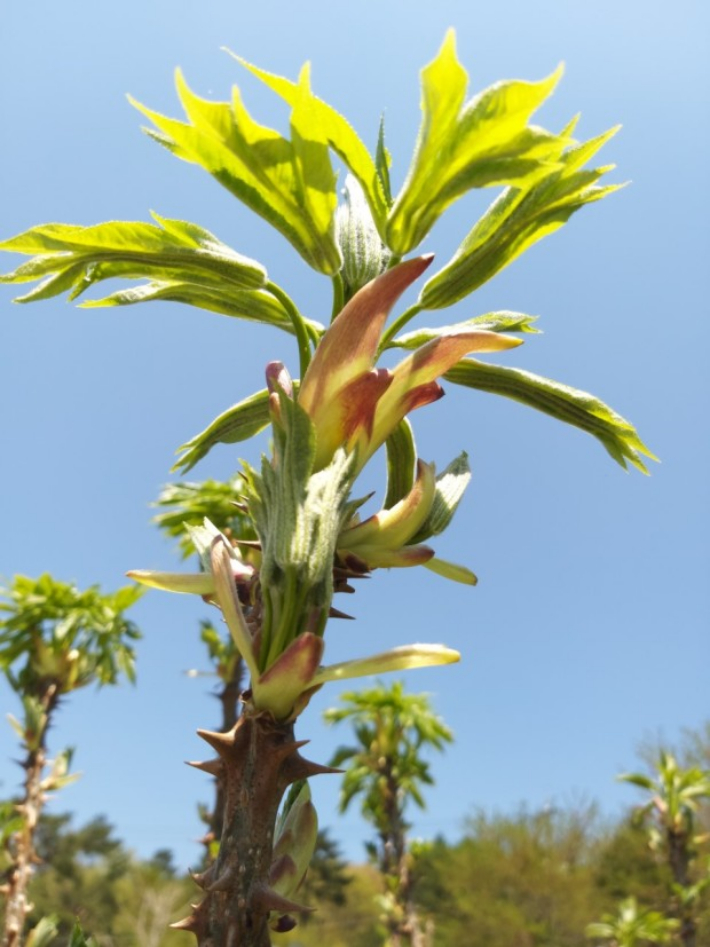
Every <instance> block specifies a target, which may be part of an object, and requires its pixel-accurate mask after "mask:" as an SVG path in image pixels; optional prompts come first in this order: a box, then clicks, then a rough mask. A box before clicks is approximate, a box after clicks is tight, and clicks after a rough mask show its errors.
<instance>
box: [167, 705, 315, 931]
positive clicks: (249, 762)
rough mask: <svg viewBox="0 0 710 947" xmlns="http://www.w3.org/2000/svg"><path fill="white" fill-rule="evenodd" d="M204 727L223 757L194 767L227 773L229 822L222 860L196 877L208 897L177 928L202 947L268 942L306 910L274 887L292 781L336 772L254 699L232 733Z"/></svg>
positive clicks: (204, 735) (224, 833) (223, 775)
mask: <svg viewBox="0 0 710 947" xmlns="http://www.w3.org/2000/svg"><path fill="white" fill-rule="evenodd" d="M245 696H246V695H245ZM198 732H199V735H200V736H201V737H202V738H203V739H204V740H205V741H206V742H207V743H209V744H210V746H211V747H212V748H213V749H214V750H216V752H217V759H216V760H210V761H208V762H206V763H193V764H192V765H194V766H196V767H197V768H198V769H202V770H204V771H205V772H208V773H210V774H211V775H214V776H217V778H218V779H221V781H222V783H223V786H224V821H223V825H222V832H221V844H220V850H219V855H218V857H217V859H216V861H215V862H214V863H213V864H212V865H211V866H210V867H209V868H208V869H207V871H205V872H203V873H202V874H201V875H197V876H195V881H196V882H197V884H198V885H199V886H200V887H201V888H203V890H204V891H205V893H206V896H205V898H204V900H203V901H202V902H201V903H200V904H199V905H197V906H195V908H194V910H193V913H192V914H191V915H190V916H189V917H187V918H185V919H184V920H182V921H179V922H178V923H177V924H175V925H173V927H175V928H177V929H180V930H187V931H191V932H192V933H194V934H195V936H196V938H197V944H198V947H270V945H271V938H270V933H269V929H270V925H272V926H273V927H274V929H275V930H279V929H280V930H289V929H290V927H292V926H294V922H293V919H292V918H291V917H290V916H289V915H290V913H291V912H297V911H302V910H305V908H304V907H303V905H299V904H296V903H294V902H292V901H289V900H287V899H285V898H284V897H282V896H281V895H279V894H278V893H277V891H275V890H274V889H273V887H272V884H273V883H274V878H275V877H276V876H275V868H276V867H277V865H275V864H272V857H273V844H274V827H275V823H276V816H277V812H278V808H279V804H280V802H281V798H282V796H283V794H284V792H285V790H286V789H287V788H288V786H289V785H291V783H294V782H297V781H298V780H301V779H308V778H309V777H311V776H316V775H318V774H319V773H328V772H333V770H331V769H330V768H329V767H326V766H320V765H318V764H317V763H312V762H310V761H308V760H305V759H304V758H303V757H302V756H301V755H300V754H299V752H298V750H299V747H300V746H302V745H303V744H302V743H297V742H296V741H295V739H294V736H293V725H292V724H287V723H279V722H277V721H275V720H274V719H273V717H271V715H270V714H267V713H259V712H257V711H255V709H254V708H253V706H251V705H250V704H249V703H248V702H247V703H246V704H245V707H244V710H243V711H242V715H241V716H240V717H239V719H238V720H237V722H236V724H235V725H234V727H233V728H232V729H231V730H230V731H229V732H228V733H213V732H210V731H205V730H200V731H198Z"/></svg>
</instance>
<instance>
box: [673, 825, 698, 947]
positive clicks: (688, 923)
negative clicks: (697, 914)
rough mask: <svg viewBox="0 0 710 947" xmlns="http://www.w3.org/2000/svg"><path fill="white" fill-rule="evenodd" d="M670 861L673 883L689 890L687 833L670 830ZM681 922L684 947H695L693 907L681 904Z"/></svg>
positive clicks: (679, 913)
mask: <svg viewBox="0 0 710 947" xmlns="http://www.w3.org/2000/svg"><path fill="white" fill-rule="evenodd" d="M667 839H668V860H669V863H670V867H671V872H672V874H673V881H674V882H675V883H676V884H677V885H678V887H680V888H687V887H688V885H689V884H690V860H691V854H690V844H689V839H688V833H687V832H674V831H673V830H672V829H669V830H668V835H667ZM678 918H679V920H680V931H679V936H680V940H681V943H682V944H683V947H695V939H696V934H697V924H696V923H695V918H694V917H693V908H692V906H688V907H685V906H683V904H681V905H680V906H679V908H678Z"/></svg>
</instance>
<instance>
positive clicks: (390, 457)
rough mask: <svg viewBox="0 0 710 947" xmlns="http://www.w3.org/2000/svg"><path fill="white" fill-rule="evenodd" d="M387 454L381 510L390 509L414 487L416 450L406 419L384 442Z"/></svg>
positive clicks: (412, 434) (410, 426) (412, 433)
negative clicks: (385, 491) (385, 481)
mask: <svg viewBox="0 0 710 947" xmlns="http://www.w3.org/2000/svg"><path fill="white" fill-rule="evenodd" d="M385 449H386V452H387V494H386V496H385V500H384V503H383V509H385V510H389V509H391V508H392V507H393V506H394V505H395V503H399V501H400V500H402V499H403V498H404V497H406V496H407V494H408V493H409V491H410V490H411V489H412V487H413V486H414V465H415V463H416V460H417V449H416V445H415V443H414V432H413V431H412V425H411V424H410V423H409V421H408V420H407V418H403V419H402V420H401V421H400V422H399V424H398V425H397V427H396V428H395V429H394V431H392V433H391V434H390V435H389V437H388V438H387V440H386V441H385Z"/></svg>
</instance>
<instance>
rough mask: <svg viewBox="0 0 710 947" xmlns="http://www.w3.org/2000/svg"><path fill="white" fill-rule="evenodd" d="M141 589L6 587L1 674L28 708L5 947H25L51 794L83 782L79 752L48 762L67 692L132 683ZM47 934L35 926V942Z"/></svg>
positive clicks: (1, 607)
mask: <svg viewBox="0 0 710 947" xmlns="http://www.w3.org/2000/svg"><path fill="white" fill-rule="evenodd" d="M140 591H141V590H140V589H138V588H136V587H131V586H127V587H126V588H122V589H119V591H118V592H114V593H112V594H110V595H106V594H102V593H101V592H100V591H99V589H98V588H97V587H96V586H93V587H91V588H89V589H86V590H85V591H80V590H79V589H77V588H76V586H74V585H72V584H69V583H64V582H58V581H57V580H56V579H53V578H52V577H51V576H50V575H42V576H40V577H39V578H38V579H31V578H29V577H27V576H22V575H18V576H15V578H14V581H13V583H12V586H10V587H9V588H8V589H2V590H0V592H1V593H2V596H3V599H2V600H0V671H1V672H2V673H3V674H4V676H5V678H6V679H7V681H8V683H9V684H10V687H11V688H12V689H13V691H14V692H15V693H16V694H17V696H18V697H19V699H20V701H21V703H22V710H23V716H22V719H16V718H14V717H12V716H11V717H10V722H11V723H12V725H13V727H14V729H15V732H16V733H17V736H18V737H19V738H20V741H21V745H22V750H23V753H24V756H23V758H22V761H21V764H20V765H21V766H22V769H23V770H24V781H23V792H22V796H21V799H20V801H19V803H18V804H17V805H16V806H5V809H7V810H8V812H7V815H8V816H9V818H8V819H7V821H6V822H5V825H4V826H3V827H2V830H1V831H0V840H1V841H2V843H3V849H4V851H3V852H2V855H3V857H4V861H5V862H6V863H7V864H6V866H3V867H4V868H5V870H4V872H3V874H4V877H3V885H2V888H3V892H4V894H5V895H6V898H7V900H6V905H5V923H4V934H3V938H2V947H20V945H21V944H22V943H23V941H24V926H25V920H26V917H27V915H28V914H29V912H30V911H31V909H32V905H31V904H30V902H29V899H28V896H27V886H28V884H29V881H30V877H31V875H32V872H33V870H34V864H35V862H36V860H37V857H36V852H35V844H34V841H35V832H36V830H37V824H38V822H39V817H40V814H41V812H42V808H43V807H44V803H45V801H46V798H47V794H48V793H51V792H55V791H56V790H58V789H61V788H62V786H65V785H66V784H67V783H69V782H71V781H72V780H74V779H75V778H76V775H74V774H71V773H70V772H69V769H70V765H71V758H72V750H69V749H67V750H63V751H62V752H60V753H58V754H57V755H56V756H55V758H54V760H51V761H50V760H48V758H47V734H48V733H49V730H50V727H51V726H52V723H53V722H54V719H55V717H56V713H57V710H58V709H59V707H60V705H61V702H62V700H64V699H65V698H66V697H67V695H69V694H71V693H73V692H74V691H76V690H79V689H80V688H82V687H86V686H88V685H89V684H93V683H97V684H99V685H104V684H115V683H116V682H117V681H118V680H119V679H120V677H121V676H122V675H125V676H126V677H127V678H128V679H129V680H133V676H134V670H133V668H134V658H135V655H134V650H133V645H132V642H133V641H135V640H136V639H137V638H138V637H139V633H138V629H137V628H136V626H135V625H134V624H133V622H131V621H129V620H128V619H127V618H126V617H125V615H124V612H125V611H126V609H128V608H129V607H130V606H131V605H133V604H134V602H135V601H136V599H137V598H138V597H139V595H140ZM47 770H48V771H47ZM12 810H14V814H11V812H12ZM47 924H48V922H45V923H44V925H43V927H44V928H47V932H49V930H50V929H51V928H49V927H47ZM40 934H41V931H38V929H37V928H35V932H34V940H38V939H40ZM42 936H48V933H47V934H43V935H42ZM32 938H33V934H30V939H31V940H32Z"/></svg>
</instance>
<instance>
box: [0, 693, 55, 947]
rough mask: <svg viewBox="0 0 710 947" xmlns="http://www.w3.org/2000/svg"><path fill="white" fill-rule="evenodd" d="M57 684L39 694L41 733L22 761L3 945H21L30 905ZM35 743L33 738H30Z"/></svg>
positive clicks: (7, 890) (7, 885)
mask: <svg viewBox="0 0 710 947" xmlns="http://www.w3.org/2000/svg"><path fill="white" fill-rule="evenodd" d="M58 697H59V695H58V693H57V685H56V684H47V685H46V687H45V688H44V690H43V692H42V693H41V694H40V695H39V700H40V703H41V706H42V709H43V711H44V719H43V724H42V732H41V733H40V734H39V739H37V743H36V746H35V747H34V748H32V749H30V750H28V752H27V756H26V757H25V759H24V762H23V763H22V767H23V769H24V770H25V781H24V789H25V791H24V795H23V797H22V801H21V802H20V803H19V804H18V806H17V810H18V812H19V813H20V815H21V816H22V828H21V829H20V830H19V831H18V832H17V834H16V836H15V861H14V864H13V865H12V867H11V869H10V872H9V876H8V880H7V883H6V886H5V889H6V892H7V904H6V907H5V927H4V933H3V939H2V947H20V945H21V944H22V934H23V930H24V926H25V920H26V918H27V915H28V914H29V913H30V911H31V910H32V904H31V903H30V901H29V898H28V895H27V889H28V887H29V883H30V878H31V877H32V872H33V866H34V863H35V861H36V855H35V848H34V836H35V831H36V829H37V823H38V822H39V816H40V813H41V811H42V807H43V805H44V791H43V789H42V773H43V772H44V767H45V764H46V762H47V747H46V737H47V731H48V730H49V724H50V720H51V715H52V711H53V710H54V709H55V707H56V706H57V700H58ZM33 742H34V740H33Z"/></svg>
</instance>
